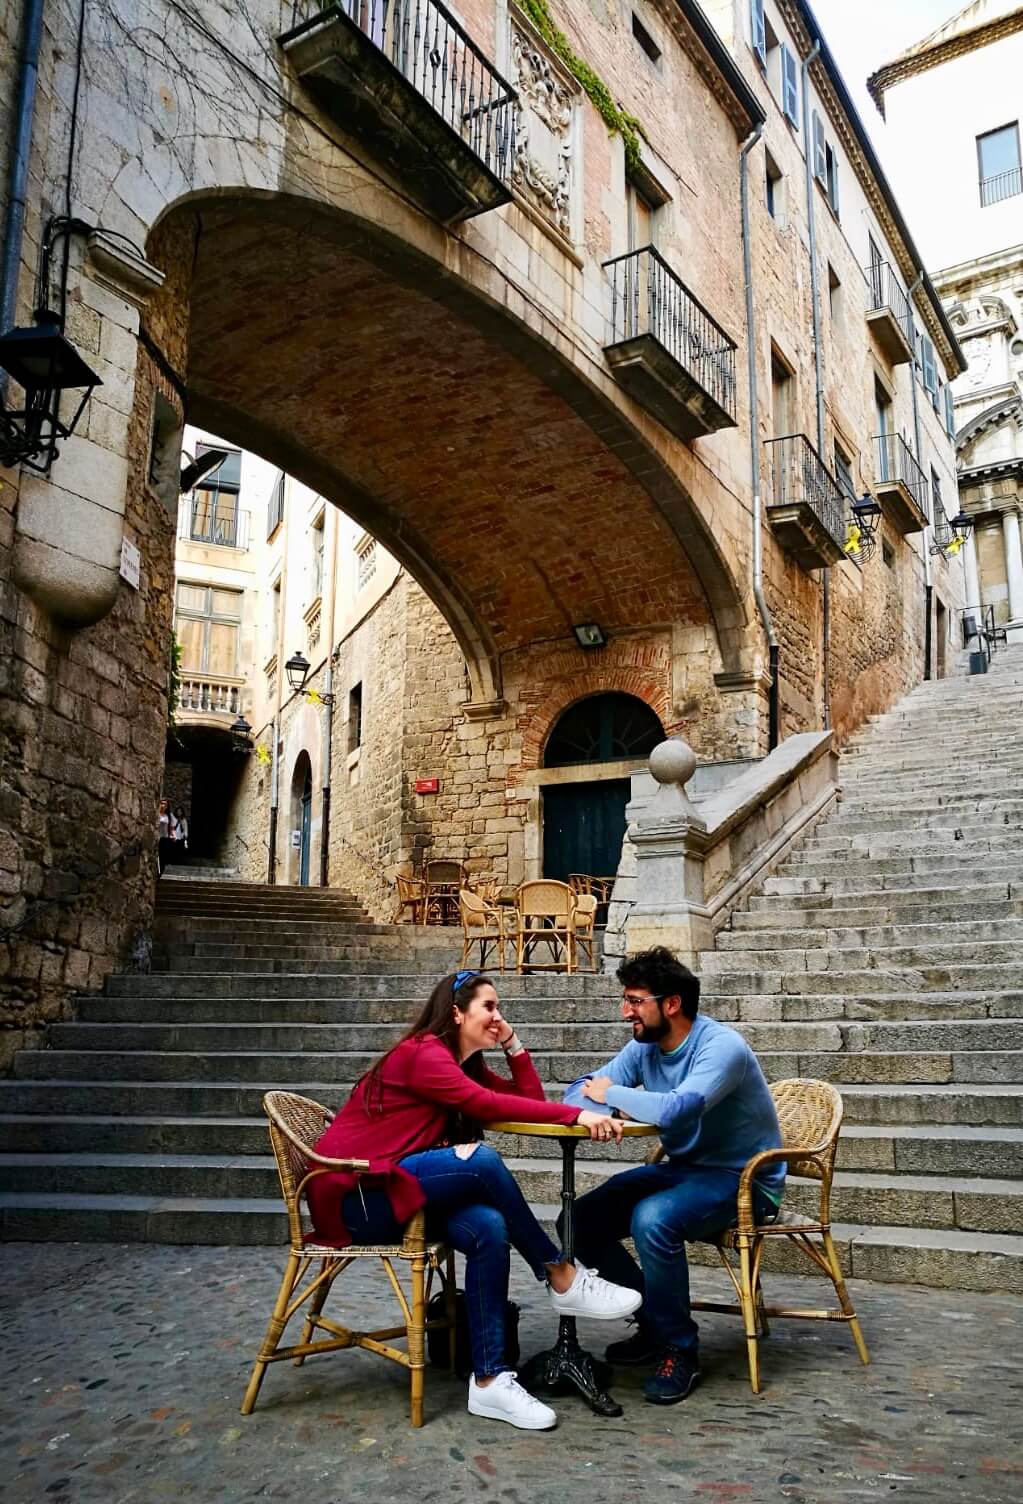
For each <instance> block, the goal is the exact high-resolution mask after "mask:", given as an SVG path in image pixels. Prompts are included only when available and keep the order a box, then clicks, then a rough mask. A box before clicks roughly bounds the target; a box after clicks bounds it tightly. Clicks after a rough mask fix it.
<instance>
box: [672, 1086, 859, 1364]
mask: <svg viewBox="0 0 1023 1504" xmlns="http://www.w3.org/2000/svg"><path fill="white" fill-rule="evenodd" d="M771 1096H772V1097H773V1098H774V1105H775V1107H776V1109H777V1112H778V1121H779V1123H780V1125H781V1134H782V1147H781V1148H780V1149H769V1150H767V1151H766V1152H765V1153H763V1154H755V1155H754V1156H753V1158H752V1159H751V1160H749V1162H748V1163H747V1165H746V1168H745V1169H744V1170H743V1172H742V1175H741V1176H740V1179H739V1196H738V1206H737V1211H738V1215H737V1217H736V1222H735V1226H734V1227H729V1228H727V1229H726V1230H725V1231H724V1232H723V1233H722V1234H721V1235H720V1237H719V1238H717V1239H715V1240H713V1241H714V1245H715V1247H716V1248H717V1250H718V1253H719V1254H720V1256H721V1262H722V1264H723V1265H724V1267H725V1269H726V1270H727V1272H728V1277H729V1278H730V1280H731V1281H732V1284H733V1286H734V1287H735V1293H736V1295H737V1297H738V1304H737V1305H724V1304H721V1303H720V1302H718V1301H713V1300H694V1301H693V1303H692V1304H693V1309H694V1310H697V1311H726V1312H729V1313H730V1314H733V1315H739V1316H741V1317H742V1322H743V1329H744V1331H745V1334H746V1354H747V1358H748V1360H749V1378H750V1385H751V1387H752V1389H753V1393H754V1394H759V1393H760V1352H759V1345H758V1344H759V1339H760V1338H761V1337H766V1336H767V1335H768V1317H771V1316H778V1317H795V1318H797V1319H804V1320H808V1321H844V1322H847V1323H848V1325H849V1327H850V1329H851V1331H852V1335H853V1341H854V1342H855V1343H856V1351H857V1352H858V1353H859V1355H860V1358H861V1360H862V1362H864V1363H869V1362H870V1355H869V1353H868V1352H867V1344H866V1342H865V1341H864V1338H863V1332H862V1331H861V1329H860V1323H859V1318H858V1317H857V1315H856V1311H855V1309H854V1308H853V1303H852V1301H851V1300H850V1298H849V1292H848V1290H847V1289H846V1286H845V1280H844V1279H843V1278H842V1266H841V1265H840V1263H839V1261H838V1253H837V1251H836V1249H835V1243H834V1239H833V1238H832V1236H831V1181H832V1177H833V1176H834V1173H835V1155H836V1154H837V1152H838V1136H839V1132H840V1130H841V1127H842V1098H841V1095H840V1094H839V1092H838V1091H836V1089H835V1088H834V1087H833V1086H831V1085H830V1084H829V1083H828V1082H827V1081H812V1080H798V1079H793V1080H789V1081H775V1082H774V1083H773V1084H772V1086H771ZM663 1155H664V1149H663V1147H662V1146H661V1145H658V1146H657V1148H656V1149H655V1150H654V1152H653V1154H652V1155H651V1156H650V1158H651V1161H656V1160H658V1159H661V1158H662V1157H663ZM779 1160H784V1161H785V1162H786V1164H787V1166H788V1172H789V1174H792V1175H800V1176H803V1177H805V1178H806V1179H808V1180H817V1181H819V1182H820V1205H819V1216H816V1217H814V1216H807V1217H803V1216H801V1215H799V1214H798V1213H796V1212H786V1211H782V1212H781V1213H779V1216H778V1218H777V1220H776V1221H774V1222H767V1223H757V1222H756V1221H754V1217H753V1181H754V1179H755V1177H756V1175H757V1174H758V1173H759V1172H760V1170H762V1169H763V1167H764V1166H765V1165H769V1164H776V1163H777V1162H778V1161H779ZM772 1238H788V1240H789V1241H790V1242H791V1243H792V1244H793V1245H794V1246H795V1247H796V1248H798V1249H799V1250H800V1252H801V1253H803V1254H805V1255H806V1257H807V1258H808V1259H809V1260H810V1261H811V1263H813V1264H816V1265H817V1267H818V1269H820V1270H821V1271H822V1272H823V1273H824V1274H826V1275H827V1277H828V1279H830V1281H831V1283H832V1284H833V1285H834V1287H835V1294H836V1295H837V1297H838V1305H839V1309H838V1310H834V1309H829V1310H806V1309H803V1308H796V1309H792V1310H790V1309H788V1308H787V1307H784V1306H768V1305H765V1304H764V1292H763V1288H762V1286H761V1282H760V1262H761V1259H762V1258H763V1253H764V1248H765V1247H766V1245H767V1243H768V1241H769V1240H770V1239H772ZM818 1239H819V1242H818V1241H816V1240H818ZM733 1252H734V1253H735V1254H736V1255H737V1256H738V1267H736V1265H735V1264H734V1263H733V1262H732V1259H731V1257H730V1255H731V1254H732V1253H733Z"/></svg>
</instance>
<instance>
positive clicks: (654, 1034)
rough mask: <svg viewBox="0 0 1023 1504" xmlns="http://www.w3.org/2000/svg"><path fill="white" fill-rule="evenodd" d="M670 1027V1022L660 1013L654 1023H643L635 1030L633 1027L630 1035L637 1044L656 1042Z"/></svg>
mask: <svg viewBox="0 0 1023 1504" xmlns="http://www.w3.org/2000/svg"><path fill="white" fill-rule="evenodd" d="M670 1028H671V1024H670V1023H669V1022H668V1020H667V1019H666V1018H665V1017H664V1014H663V1013H662V1014H661V1016H660V1018H659V1019H658V1020H657V1022H656V1023H655V1024H643V1025H642V1026H641V1027H640V1029H639V1030H638V1031H637V1030H636V1029H633V1031H632V1037H633V1039H635V1040H636V1042H637V1043H638V1044H658V1043H659V1042H660V1041H661V1040H662V1039H663V1038H664V1036H665V1035H666V1034H667V1033H668V1030H669V1029H670Z"/></svg>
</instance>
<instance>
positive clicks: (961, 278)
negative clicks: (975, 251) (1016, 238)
mask: <svg viewBox="0 0 1023 1504" xmlns="http://www.w3.org/2000/svg"><path fill="white" fill-rule="evenodd" d="M1014 272H1019V273H1020V274H1021V275H1023V245H1014V246H1009V247H1008V248H1007V249H1006V250H1004V251H992V252H991V254H990V255H989V256H978V257H977V259H976V260H974V261H960V262H959V263H958V264H957V265H955V266H946V267H944V268H943V269H942V270H941V271H940V272H935V273H934V274H933V276H932V278H931V280H932V281H933V283H934V286H935V288H936V289H937V291H938V292H939V293H940V294H941V296H942V297H943V298H949V297H951V296H952V294H953V293H958V294H959V295H960V296H964V295H968V294H969V293H970V292H971V291H972V290H973V288H974V287H975V286H976V287H978V288H981V289H984V288H986V287H987V286H988V284H990V282H992V281H993V280H994V279H995V278H996V277H1011V276H1012V274H1013V273H1014Z"/></svg>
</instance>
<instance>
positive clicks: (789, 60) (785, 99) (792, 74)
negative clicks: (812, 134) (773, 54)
mask: <svg viewBox="0 0 1023 1504" xmlns="http://www.w3.org/2000/svg"><path fill="white" fill-rule="evenodd" d="M781 107H782V109H783V110H784V112H785V114H786V115H787V116H788V118H789V120H791V122H792V124H793V125H794V126H795V127H796V128H797V129H798V128H799V70H798V69H797V68H796V59H795V55H794V54H793V52H792V51H791V49H790V48H789V47H787V46H786V45H785V43H784V42H782V44H781Z"/></svg>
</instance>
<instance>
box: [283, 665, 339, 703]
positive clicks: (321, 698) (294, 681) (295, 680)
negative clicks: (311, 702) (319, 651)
mask: <svg viewBox="0 0 1023 1504" xmlns="http://www.w3.org/2000/svg"><path fill="white" fill-rule="evenodd" d="M284 672H285V673H286V674H287V676H288V683H289V684H290V686H291V692H292V694H294V695H299V694H301V693H302V691H303V690H304V689H305V681H306V680H307V679H308V677H309V659H308V658H307V657H306V656H305V654H304V653H292V655H291V657H290V658H289V659H288V661H287V663H286V664H285V665H284ZM309 694H310V696H311V697H312V698H314V699H316V700H317V701H318V702H319V703H320V704H321V705H326V706H328V707H329V706H331V705H333V703H334V696H333V695H325V694H321V693H320V691H319V690H312V689H311V690H310V691H309Z"/></svg>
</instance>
